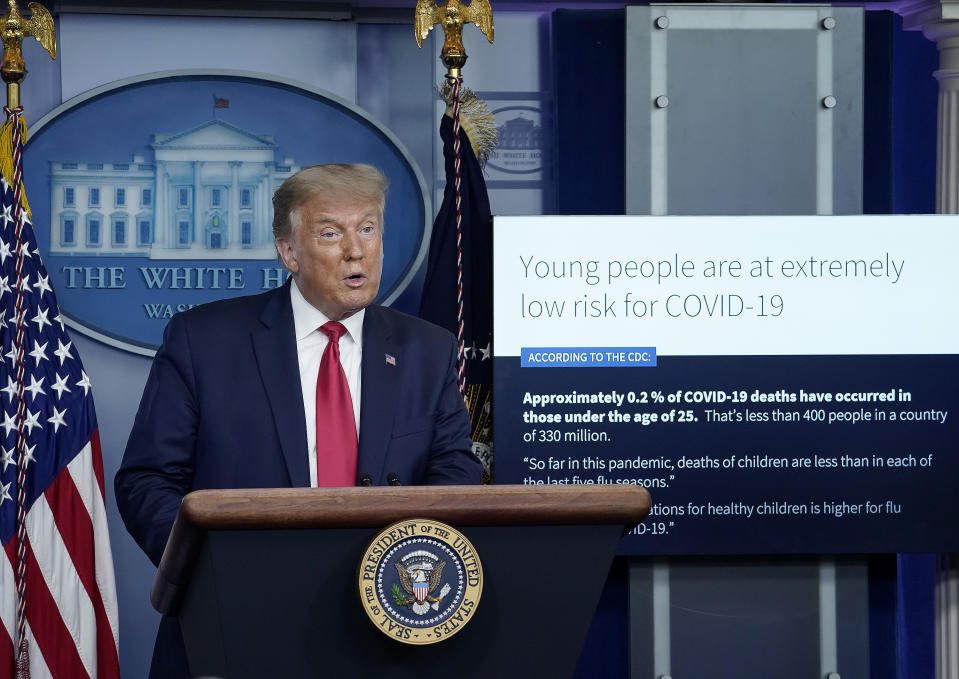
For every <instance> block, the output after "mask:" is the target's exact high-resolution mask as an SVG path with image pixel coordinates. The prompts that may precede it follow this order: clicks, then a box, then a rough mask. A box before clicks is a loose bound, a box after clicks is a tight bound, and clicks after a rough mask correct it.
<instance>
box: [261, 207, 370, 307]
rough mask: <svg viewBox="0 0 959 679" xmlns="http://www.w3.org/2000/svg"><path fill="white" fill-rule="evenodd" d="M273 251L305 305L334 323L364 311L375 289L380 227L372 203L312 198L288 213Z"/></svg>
mask: <svg viewBox="0 0 959 679" xmlns="http://www.w3.org/2000/svg"><path fill="white" fill-rule="evenodd" d="M291 221H292V222H293V234H292V236H291V237H289V238H278V239H277V241H276V244H277V250H278V251H279V253H280V258H281V259H282V260H283V264H284V265H285V266H286V268H287V269H289V271H290V272H291V273H292V274H293V279H294V280H295V281H296V284H297V286H298V287H299V289H300V292H302V293H303V297H305V298H306V301H307V302H309V303H310V304H312V305H313V306H315V307H316V308H317V309H319V310H320V311H322V312H323V313H324V314H325V315H326V316H327V317H329V318H330V320H334V321H339V320H342V319H344V318H346V317H348V316H352V315H353V314H354V313H356V312H357V311H359V310H360V309H363V308H365V307H367V306H369V305H370V304H371V303H372V302H373V299H374V298H375V297H376V292H377V290H379V287H380V273H381V271H382V269H383V224H382V223H381V217H380V211H379V207H378V206H376V205H374V204H372V203H350V202H345V203H344V202H336V201H332V202H331V201H329V200H328V199H324V198H323V197H320V196H315V197H313V198H311V199H310V200H308V201H307V202H305V203H304V204H303V205H301V206H300V207H299V208H297V209H296V210H294V211H293V218H292V220H291Z"/></svg>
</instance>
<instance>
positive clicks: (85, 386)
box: [77, 370, 92, 396]
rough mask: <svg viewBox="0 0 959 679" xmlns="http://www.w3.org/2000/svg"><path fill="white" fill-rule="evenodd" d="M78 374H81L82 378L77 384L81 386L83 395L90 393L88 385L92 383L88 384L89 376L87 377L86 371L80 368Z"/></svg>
mask: <svg viewBox="0 0 959 679" xmlns="http://www.w3.org/2000/svg"><path fill="white" fill-rule="evenodd" d="M80 374H81V375H83V379H81V380H79V381H78V382H77V386H78V387H83V395H84V396H86V395H87V394H89V393H90V387H91V386H92V385H91V384H90V378H89V377H87V373H86V372H85V371H83V370H81V371H80Z"/></svg>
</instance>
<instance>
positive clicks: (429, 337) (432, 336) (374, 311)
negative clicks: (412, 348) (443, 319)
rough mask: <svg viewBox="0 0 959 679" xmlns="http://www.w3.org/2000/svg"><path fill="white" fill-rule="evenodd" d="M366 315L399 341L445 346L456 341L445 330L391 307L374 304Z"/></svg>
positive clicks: (368, 308) (367, 310)
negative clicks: (432, 343) (410, 340)
mask: <svg viewBox="0 0 959 679" xmlns="http://www.w3.org/2000/svg"><path fill="white" fill-rule="evenodd" d="M366 313H367V318H368V319H370V320H372V321H373V323H374V324H375V325H376V326H378V327H379V328H380V329H382V330H385V331H386V332H387V333H389V334H392V335H393V336H394V337H395V338H396V339H397V340H398V341H404V340H409V339H415V340H416V341H419V342H422V341H426V342H436V343H443V344H445V343H447V342H449V341H451V340H453V339H454V338H453V335H452V334H451V333H450V332H449V331H448V330H446V329H445V328H441V327H440V326H438V325H435V324H434V323H430V322H429V321H424V320H423V319H422V318H419V317H417V316H411V315H410V314H407V313H403V312H402V311H397V310H396V309H391V308H390V307H385V306H379V305H376V304H373V305H370V306H369V307H367V309H366Z"/></svg>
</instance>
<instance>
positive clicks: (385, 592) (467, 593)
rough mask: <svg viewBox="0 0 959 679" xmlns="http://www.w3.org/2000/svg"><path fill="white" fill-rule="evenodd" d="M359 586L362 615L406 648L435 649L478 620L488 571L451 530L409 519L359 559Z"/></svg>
mask: <svg viewBox="0 0 959 679" xmlns="http://www.w3.org/2000/svg"><path fill="white" fill-rule="evenodd" d="M390 563H392V565H389V564H390ZM357 584H358V593H359V596H360V603H361V605H362V606H363V610H364V611H366V614H367V615H368V616H369V618H370V621H372V623H373V626H374V627H376V628H377V629H378V630H380V631H381V632H383V634H385V635H387V636H388V637H390V638H391V639H395V640H396V641H399V642H401V643H404V644H414V645H423V644H435V643H437V642H439V641H443V640H444V639H447V638H449V637H451V636H453V635H454V634H456V633H457V632H459V631H460V630H461V629H463V627H464V626H465V625H466V623H468V622H469V621H470V620H472V619H473V615H474V614H475V613H476V607H477V606H478V605H479V601H480V596H481V595H482V593H483V565H482V563H481V562H480V558H479V554H477V553H476V550H475V549H474V548H473V545H472V543H470V541H469V540H468V539H467V538H466V536H465V535H463V534H462V533H460V532H459V531H458V530H456V529H455V528H453V527H452V526H449V525H447V524H445V523H441V522H439V521H432V520H430V519H406V520H404V521H399V522H397V523H394V524H393V525H391V526H388V527H386V528H384V529H383V530H382V531H380V532H379V533H378V534H377V535H376V537H374V538H373V540H372V541H371V542H370V544H369V547H367V548H366V551H365V552H364V553H363V557H362V558H361V559H360V563H359V565H358V568H357ZM414 587H415V588H416V589H419V590H420V594H419V596H417V595H415V594H414ZM424 590H425V591H424Z"/></svg>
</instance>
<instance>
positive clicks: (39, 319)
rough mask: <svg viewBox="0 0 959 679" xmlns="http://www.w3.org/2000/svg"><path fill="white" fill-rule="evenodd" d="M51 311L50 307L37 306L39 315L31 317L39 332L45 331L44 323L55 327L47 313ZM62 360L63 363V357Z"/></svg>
mask: <svg viewBox="0 0 959 679" xmlns="http://www.w3.org/2000/svg"><path fill="white" fill-rule="evenodd" d="M49 313H50V310H49V309H41V308H40V307H37V315H36V316H34V317H33V318H31V319H30V320H31V321H33V322H34V323H36V324H37V332H38V333H40V332H43V326H44V325H49V326H50V327H51V328H52V327H53V323H51V322H50V321H49V320H47V314H49ZM61 346H62V345H61ZM60 362H61V363H63V359H60Z"/></svg>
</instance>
